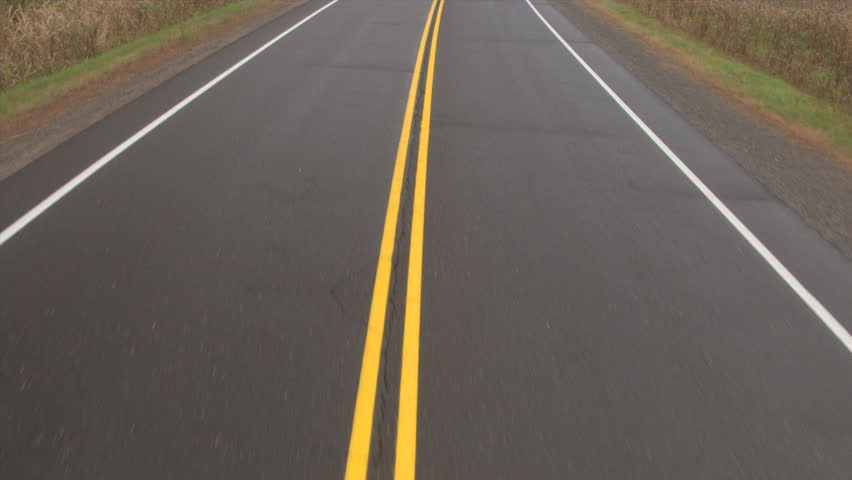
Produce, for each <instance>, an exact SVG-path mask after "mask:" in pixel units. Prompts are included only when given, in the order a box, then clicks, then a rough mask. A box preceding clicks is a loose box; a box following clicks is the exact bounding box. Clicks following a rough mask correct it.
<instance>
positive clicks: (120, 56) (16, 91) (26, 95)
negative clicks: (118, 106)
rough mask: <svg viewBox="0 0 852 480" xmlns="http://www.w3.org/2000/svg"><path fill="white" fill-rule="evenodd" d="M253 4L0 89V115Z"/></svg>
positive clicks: (191, 35) (248, 0)
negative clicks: (2, 89) (6, 88)
mask: <svg viewBox="0 0 852 480" xmlns="http://www.w3.org/2000/svg"><path fill="white" fill-rule="evenodd" d="M256 4H257V0H243V1H241V2H236V3H231V4H228V5H225V6H223V7H220V8H217V9H214V10H210V11H208V12H204V13H200V14H197V15H194V16H192V17H191V18H189V19H188V20H186V21H184V22H181V23H178V24H175V25H172V26H170V27H167V28H164V29H162V30H160V31H158V32H155V33H152V34H150V35H146V36H144V37H140V38H138V39H136V40H134V41H131V42H128V43H125V44H124V45H121V46H118V47H116V48H113V49H112V50H109V51H107V52H104V53H103V54H101V55H98V56H97V57H93V58H90V59H87V60H84V61H82V62H80V63H78V64H76V65H72V66H70V67H68V68H65V69H63V70H60V71H58V72H56V73H52V74H50V75H45V76H43V77H39V78H35V79H33V80H30V81H29V82H26V83H24V84H22V85H18V86H16V87H14V88H11V89H9V90H7V91H4V92H0V115H4V116H11V115H16V114H20V113H24V112H26V111H28V110H32V109H33V108H35V107H38V106H40V105H43V104H45V103H47V102H49V101H51V100H53V99H55V98H56V97H58V96H60V95H62V94H63V93H64V92H66V91H68V90H70V89H72V88H74V87H77V86H80V85H82V84H83V83H85V82H86V81H88V80H91V79H93V78H94V77H96V76H99V75H103V74H105V73H108V72H110V71H113V70H115V69H117V68H118V67H121V66H122V65H125V64H127V63H128V62H131V61H133V60H135V59H137V58H140V57H141V56H143V55H145V54H146V53H150V52H153V51H156V50H159V49H161V48H164V47H166V46H169V45H172V44H174V43H177V42H180V41H184V40H193V39H197V38H200V37H201V36H202V35H203V34H204V33H205V32H206V31H207V30H209V29H210V28H212V27H215V26H216V25H219V24H221V23H222V22H223V21H225V20H227V19H229V18H231V17H235V16H239V15H241V14H244V13H246V12H248V11H249V10H250V9H252V8H253V7H254V6H255V5H256Z"/></svg>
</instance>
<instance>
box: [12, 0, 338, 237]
mask: <svg viewBox="0 0 852 480" xmlns="http://www.w3.org/2000/svg"><path fill="white" fill-rule="evenodd" d="M338 1H339V0H332V1H331V2H329V3H328V4H326V5H323V6H322V7H321V8H319V9H318V10H316V11H315V12H313V13H312V14H310V15H308V16H307V17H305V18H303V19H302V20H300V21H299V23H297V24H295V25H293V26H292V27H290V28H288V29H287V30H285V31H284V32H283V33H280V34H279V35H278V36H277V37H275V38H273V39H272V40H270V41H268V42H266V43H265V44H264V45H263V46H262V47H260V48H258V49H257V50H255V51H254V52H252V53H250V54H249V55H248V56H246V57H245V58H243V59H242V60H240V61H239V62H237V63H235V64H234V65H233V66H232V67H231V68H229V69H227V70H225V71H224V72H222V73H221V74H219V76H218V77H216V78H214V79H213V80H210V81H209V82H207V84H206V85H204V86H203V87H201V88H199V89H198V90H196V91H195V92H194V93H192V95H190V96H188V97H186V98H184V99H183V100H181V102H180V103H178V104H177V105H175V106H173V107H172V108H171V109H169V110H168V111H167V112H166V113H164V114H162V115H160V116H159V117H158V118H157V119H156V120H154V121H153V122H151V123H149V124H148V125H146V126H145V127H144V128H143V129H142V130H139V131H138V132H136V133H135V134H134V135H133V136H132V137H130V138H128V139H127V140H125V141H124V142H122V143H121V144H120V145H119V146H117V147H115V148H113V149H112V150H111V151H110V152H109V153H107V154H106V155H104V156H103V157H101V158H100V159H98V161H96V162H95V163H93V164H91V165H90V166H89V167H88V168H86V169H85V170H83V171H82V172H80V173H78V174H77V176H76V177H74V178H72V179H71V180H69V181H68V182H67V183H66V184H65V185H63V186H62V187H60V188H59V189H58V190H56V191H55V192H53V193H52V194H50V196H48V197H47V198H45V199H44V200H42V201H41V203H39V204H38V205H36V206H35V207H33V208H32V209H31V210H30V211H28V212H27V213H26V214H24V216H22V217H21V218H19V219H18V220H16V221H15V223H13V224H11V225H9V226H8V227H6V229H5V230H3V231H2V232H0V245H3V244H4V243H6V242H7V241H9V239H10V238H12V237H14V236H15V235H16V234H17V233H18V232H20V231H21V230H23V229H24V228H25V227H26V226H27V225H29V224H30V222H32V221H33V220H35V219H36V218H38V216H39V215H41V214H42V213H44V212H45V211H46V210H47V209H48V208H50V207H52V206H53V205H54V204H55V203H56V202H58V201H59V200H61V199H62V197H64V196H65V195H67V194H68V193H69V192H71V190H74V189H75V188H76V187H77V186H78V185H80V184H81V183H83V182H85V181H86V179H88V178H89V177H91V176H92V175H94V174H95V172H97V171H98V170H100V169H101V168H103V167H104V166H105V165H106V164H108V163H109V162H111V161H112V160H113V159H115V157H117V156H119V155H121V153H122V152H124V151H125V150H127V149H128V148H130V147H131V146H132V145H133V144H134V143H136V142H138V141H139V140H141V139H142V138H143V137H144V136H145V135H148V134H149V133H151V131H153V130H154V129H155V128H157V127H159V126H160V125H162V124H163V123H164V122H165V121H166V120H168V119H169V118H171V117H172V116H174V115H175V114H176V113H178V112H179V111H181V110H182V109H183V108H184V107H186V106H187V105H189V104H190V103H192V101H193V100H195V99H196V98H198V97H200V96H201V95H204V93H205V92H207V91H208V90H210V89H211V88H213V87H214V86H216V84H218V83H219V82H221V81H222V80H224V79H225V78H227V77H228V76H229V75H230V74H232V73H234V72H235V71H237V70H238V69H239V68H240V67H242V66H243V65H245V64H246V63H248V62H250V61H251V60H252V59H254V57H256V56H258V55H260V54H261V53H263V52H264V51H265V50H266V49H268V48H269V47H271V46H272V45H274V44H275V43H277V42H278V41H279V40H281V39H282V38H284V37H286V36H287V35H289V34H290V33H291V32H292V31H293V30H296V29H297V28H299V27H301V26H302V25H304V24H305V23H306V22H308V21H309V20H310V19H312V18H314V17H315V16H317V15H319V14H320V13H322V12H323V11H324V10H325V9H327V8H329V7H331V6H332V5H334V4H335V3H337V2H338Z"/></svg>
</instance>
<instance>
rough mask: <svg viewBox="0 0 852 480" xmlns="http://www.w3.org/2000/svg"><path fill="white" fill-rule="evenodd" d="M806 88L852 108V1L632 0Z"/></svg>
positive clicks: (647, 11) (642, 8)
mask: <svg viewBox="0 0 852 480" xmlns="http://www.w3.org/2000/svg"><path fill="white" fill-rule="evenodd" d="M630 4H631V6H632V7H633V8H634V9H636V10H637V11H639V12H640V13H642V14H645V15H647V16H650V17H653V18H655V19H658V20H660V21H662V22H663V23H664V24H667V25H669V26H672V27H675V28H677V29H680V30H683V31H685V32H687V33H689V34H690V35H692V36H693V37H695V38H697V39H699V40H702V41H704V42H706V43H709V44H711V45H713V46H715V47H717V48H719V49H721V50H723V51H724V52H726V53H729V54H732V55H735V56H737V57H739V58H741V59H743V60H745V61H747V62H748V63H751V64H752V65H755V66H757V67H759V68H761V69H762V70H764V71H766V72H768V73H770V74H773V75H775V76H778V77H780V78H783V79H785V80H786V81H788V82H790V83H791V84H793V85H796V86H797V87H799V88H800V89H802V90H804V91H807V92H810V93H812V94H814V95H816V96H818V97H821V98H823V99H825V100H828V101H830V102H832V103H834V104H837V105H840V106H841V107H842V108H844V109H847V110H850V109H852V2H849V1H843V0H834V1H825V0H812V1H807V0H805V1H792V0H630Z"/></svg>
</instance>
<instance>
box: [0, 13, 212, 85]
mask: <svg viewBox="0 0 852 480" xmlns="http://www.w3.org/2000/svg"><path fill="white" fill-rule="evenodd" d="M227 1H228V0H152V1H151V0H41V1H35V0H16V1H12V2H2V1H0V90H3V89H8V88H11V87H14V86H16V85H19V84H21V83H23V82H25V81H27V80H29V79H32V78H34V77H38V76H41V75H45V74H49V73H53V72H56V71H58V70H61V69H63V68H65V67H67V66H69V65H72V64H74V63H77V62H79V61H81V60H84V59H87V58H91V57H94V56H96V55H98V54H100V53H103V52H104V51H106V50H109V49H111V48H113V47H116V46H118V45H121V44H123V43H126V42H129V41H131V40H134V39H136V38H139V37H140V36H143V35H145V34H149V33H152V32H155V31H157V30H160V29H162V28H164V27H166V26H168V25H172V24H174V23H177V22H180V21H183V20H185V19H187V18H189V17H190V16H192V15H193V14H195V13H198V12H201V11H205V10H210V9H212V8H215V7H218V6H221V5H222V4H224V3H227Z"/></svg>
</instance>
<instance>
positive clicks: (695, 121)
mask: <svg viewBox="0 0 852 480" xmlns="http://www.w3.org/2000/svg"><path fill="white" fill-rule="evenodd" d="M552 3H553V5H554V7H555V8H556V10H557V11H559V12H560V13H561V14H563V15H564V16H565V17H566V18H567V19H568V20H570V21H571V22H572V23H573V24H574V25H575V26H576V27H577V28H578V29H580V30H581V31H582V32H583V34H585V35H586V36H587V37H588V38H589V39H590V40H592V41H593V42H595V44H597V45H598V46H599V47H600V48H601V49H603V50H604V51H605V52H606V53H607V54H609V55H610V56H611V57H612V58H614V59H615V60H616V61H618V62H619V63H620V64H621V65H622V66H624V68H625V69H627V70H628V71H629V72H630V73H631V74H633V75H634V76H635V77H636V78H638V79H639V80H640V81H641V82H642V83H643V84H644V85H645V86H646V87H647V88H649V89H650V90H651V91H653V92H654V93H655V94H656V95H657V96H658V97H660V98H661V99H662V100H663V101H665V102H667V103H668V104H669V105H670V106H671V107H672V108H673V109H674V110H675V111H676V112H677V113H678V114H680V115H681V116H682V117H683V118H684V119H685V120H687V121H688V122H689V123H690V124H691V125H692V126H693V127H695V128H696V129H698V130H699V131H700V132H701V133H702V134H703V135H705V136H706V137H707V138H708V139H710V140H711V141H712V142H713V143H714V144H716V145H717V146H718V147H719V148H720V149H721V150H722V151H723V152H725V153H726V154H727V155H729V156H730V157H731V158H733V159H734V160H735V161H736V162H737V163H738V164H739V165H741V166H742V167H743V169H745V170H746V171H747V172H748V173H749V174H750V175H752V176H753V177H755V178H756V179H757V180H758V181H759V182H760V183H762V184H763V185H764V186H765V187H766V188H767V190H769V191H770V192H771V193H772V194H773V195H775V196H776V197H778V198H779V199H780V200H782V201H783V202H784V203H786V204H787V205H789V206H790V207H791V208H792V209H793V210H795V211H796V212H797V213H798V214H799V215H800V216H801V217H802V218H803V219H804V220H805V221H806V222H807V223H808V224H809V225H811V227H813V228H814V229H815V230H817V231H818V232H819V233H820V234H821V235H822V236H823V237H824V238H825V239H826V240H828V241H829V242H830V243H832V244H833V245H834V246H835V247H836V248H837V249H838V250H840V251H841V252H842V253H843V254H844V255H845V256H846V257H848V258H850V259H852V173H850V172H849V171H848V170H846V169H844V168H843V167H842V166H840V165H839V164H838V163H837V162H836V161H834V160H832V159H830V158H827V157H826V156H825V155H823V154H821V153H820V152H819V151H817V150H815V149H813V148H810V147H809V146H807V145H805V144H803V143H802V142H800V141H798V140H794V139H791V138H790V137H789V136H788V135H787V134H786V133H785V132H783V131H781V130H780V129H779V128H777V127H775V126H773V125H770V124H769V122H767V121H766V120H764V119H762V118H760V117H759V116H758V115H756V114H755V113H754V112H752V111H750V110H749V109H748V107H746V106H745V105H743V104H742V103H740V102H738V101H737V100H735V99H732V98H730V97H728V96H726V95H725V94H724V93H723V92H721V91H720V90H718V89H716V88H714V87H713V86H711V85H708V84H704V83H702V82H701V81H699V80H698V79H696V78H694V76H691V75H690V74H689V73H688V71H687V70H686V69H684V68H683V66H681V65H679V64H677V63H676V62H675V61H673V60H672V59H671V58H668V57H666V56H664V55H662V54H660V53H659V52H657V51H655V50H654V49H652V48H650V47H649V46H648V45H646V44H645V43H643V42H637V41H636V37H635V36H634V35H632V34H631V33H628V32H626V31H624V30H622V29H620V28H618V27H617V26H615V25H613V24H612V23H610V22H609V21H607V20H605V19H604V18H602V17H601V16H600V15H599V14H597V13H596V12H594V11H592V10H591V9H590V8H589V7H587V6H583V5H582V4H580V3H579V2H552Z"/></svg>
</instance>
